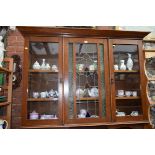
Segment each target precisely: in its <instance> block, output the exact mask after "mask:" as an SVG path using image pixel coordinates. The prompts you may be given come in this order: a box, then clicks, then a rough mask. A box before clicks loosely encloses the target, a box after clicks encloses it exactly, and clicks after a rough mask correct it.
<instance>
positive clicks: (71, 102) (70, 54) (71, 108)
mask: <svg viewBox="0 0 155 155" xmlns="http://www.w3.org/2000/svg"><path fill="white" fill-rule="evenodd" d="M68 47H69V52H68V60H69V61H68V63H69V64H68V68H69V73H68V76H69V79H68V80H69V105H68V108H69V109H68V110H69V113H68V115H69V119H71V118H73V117H74V97H73V96H74V94H73V68H74V66H73V44H72V43H69V45H68Z"/></svg>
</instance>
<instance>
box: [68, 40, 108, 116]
mask: <svg viewBox="0 0 155 155" xmlns="http://www.w3.org/2000/svg"><path fill="white" fill-rule="evenodd" d="M68 47H69V54H68V60H69V109H68V110H69V111H68V116H69V118H70V119H71V118H80V119H82V118H98V117H99V115H100V114H99V107H100V104H101V102H102V110H101V111H102V116H103V117H105V108H106V106H105V90H104V89H105V88H104V87H105V86H104V54H103V53H104V50H103V49H104V46H103V44H101V45H99V48H98V47H97V44H96V43H75V44H73V43H69V44H68ZM98 49H99V51H98ZM74 50H75V51H74ZM98 52H99V54H100V62H98ZM98 65H99V66H100V67H99V66H98ZM98 68H100V70H99V72H98ZM98 73H100V74H101V77H100V80H99V77H98ZM98 81H101V83H100V82H98ZM99 86H100V88H101V90H100V88H99ZM99 93H100V94H101V101H100V99H99Z"/></svg>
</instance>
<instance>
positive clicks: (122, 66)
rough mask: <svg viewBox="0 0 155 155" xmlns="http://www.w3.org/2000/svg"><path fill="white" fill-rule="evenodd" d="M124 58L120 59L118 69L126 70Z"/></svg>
mask: <svg viewBox="0 0 155 155" xmlns="http://www.w3.org/2000/svg"><path fill="white" fill-rule="evenodd" d="M124 62H125V61H124V60H120V70H126V65H125V64H124Z"/></svg>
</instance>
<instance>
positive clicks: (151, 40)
mask: <svg viewBox="0 0 155 155" xmlns="http://www.w3.org/2000/svg"><path fill="white" fill-rule="evenodd" d="M143 41H144V42H155V40H154V39H149V40H143Z"/></svg>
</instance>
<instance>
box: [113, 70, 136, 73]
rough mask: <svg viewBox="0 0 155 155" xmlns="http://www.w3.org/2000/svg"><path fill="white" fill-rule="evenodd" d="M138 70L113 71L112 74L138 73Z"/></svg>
mask: <svg viewBox="0 0 155 155" xmlns="http://www.w3.org/2000/svg"><path fill="white" fill-rule="evenodd" d="M138 72H139V71H138V70H114V73H138Z"/></svg>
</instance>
